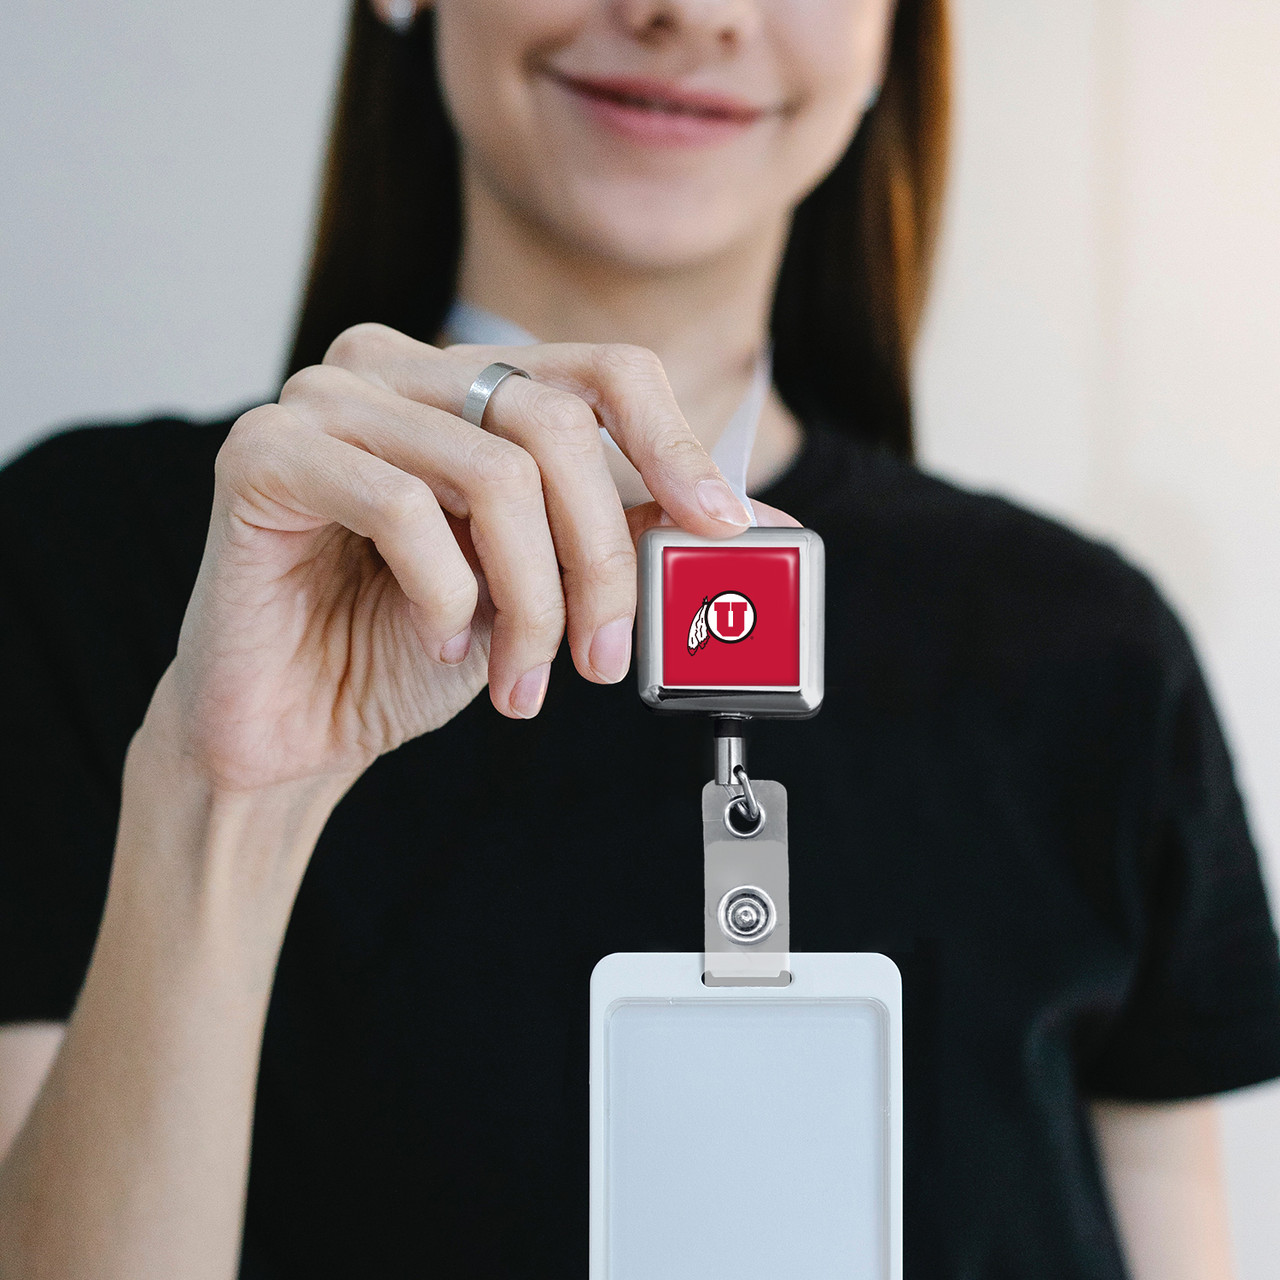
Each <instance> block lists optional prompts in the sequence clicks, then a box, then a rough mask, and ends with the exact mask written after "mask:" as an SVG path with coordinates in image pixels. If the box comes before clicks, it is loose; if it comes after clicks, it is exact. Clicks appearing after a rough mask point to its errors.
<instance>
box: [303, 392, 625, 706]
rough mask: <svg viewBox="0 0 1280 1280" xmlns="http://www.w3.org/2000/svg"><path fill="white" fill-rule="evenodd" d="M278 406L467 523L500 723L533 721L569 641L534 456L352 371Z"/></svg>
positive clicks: (556, 567) (490, 686) (561, 594)
mask: <svg viewBox="0 0 1280 1280" xmlns="http://www.w3.org/2000/svg"><path fill="white" fill-rule="evenodd" d="M281 404H283V405H287V406H288V408H289V409H290V411H291V412H293V413H294V414H296V415H297V416H298V417H299V418H300V419H301V420H302V421H304V422H305V423H307V424H308V425H309V426H310V427H312V428H313V429H314V430H315V431H316V432H317V433H318V434H326V433H327V435H329V436H336V437H340V438H341V439H342V440H343V441H344V442H346V443H348V444H349V445H354V446H358V447H359V448H360V449H361V450H367V451H369V452H370V453H371V454H374V455H376V456H377V457H379V458H381V459H383V460H385V462H387V463H389V464H391V465H392V466H394V467H395V468H397V469H399V470H401V471H402V472H404V473H405V474H407V475H410V476H412V477H414V478H415V480H417V481H418V483H424V484H425V486H426V487H429V489H430V490H433V491H434V493H435V495H436V497H437V498H438V500H439V502H440V504H441V505H442V506H443V507H444V509H445V510H446V511H448V512H449V513H450V514H451V515H453V516H455V517H461V518H465V519H467V521H468V522H469V532H470V541H471V544H472V547H473V549H474V553H475V556H476V558H477V560H478V562H479V564H480V566H481V568H482V570H483V573H484V579H485V584H486V587H487V591H488V594H489V597H490V599H491V602H492V605H493V610H494V615H493V634H492V640H491V643H490V649H489V695H490V698H491V699H492V700H493V704H494V706H495V707H496V708H497V709H498V710H499V711H501V712H502V713H503V714H506V715H512V716H518V717H522V718H523V717H528V716H532V715H534V714H536V713H537V711H538V709H539V707H540V706H541V704H542V699H543V695H544V694H545V692H546V685H547V678H548V676H549V674H550V666H551V661H552V659H553V658H554V657H555V653H556V650H557V649H558V648H559V647H560V641H561V638H562V636H563V634H564V626H565V602H564V594H563V590H562V587H561V580H560V569H559V565H558V564H557V560H556V548H555V545H554V543H553V541H552V536H551V530H550V528H549V525H548V518H547V512H546V509H545V506H544V502H543V489H542V476H541V473H540V471H539V468H538V464H537V462H536V461H535V460H534V459H533V457H532V456H531V455H530V454H529V453H527V452H526V451H525V450H523V449H521V448H518V447H517V446H516V445H514V444H511V443H509V442H508V441H505V440H502V439H500V438H498V437H497V436H494V435H492V434H490V433H488V432H483V431H478V430H477V429H476V428H474V427H471V426H469V425H468V424H467V423H464V422H462V421H460V420H459V419H457V418H455V417H453V416H452V415H451V414H448V413H445V412H444V411H443V410H440V409H436V408H434V407H432V406H429V405H420V404H416V403H414V402H412V401H409V400H406V399H404V398H403V397H400V396H396V395H394V394H393V393H391V392H389V391H385V390H382V389H381V388H380V387H377V386H373V385H371V384H369V383H367V382H365V381H364V380H362V379H360V378H357V377H356V376H355V375H354V374H351V373H350V372H348V371H346V370H345V369H340V368H321V367H315V368H311V369H306V370H303V371H302V372H301V373H299V374H295V375H294V377H293V378H291V379H290V380H289V382H288V383H286V385H285V388H284V390H283V391H282V393H281ZM624 536H625V532H624ZM455 547H456V541H455Z"/></svg>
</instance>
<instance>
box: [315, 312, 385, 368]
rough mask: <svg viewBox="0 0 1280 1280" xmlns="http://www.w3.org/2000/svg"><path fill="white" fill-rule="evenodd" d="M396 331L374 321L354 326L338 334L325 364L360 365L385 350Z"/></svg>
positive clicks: (328, 351)
mask: <svg viewBox="0 0 1280 1280" xmlns="http://www.w3.org/2000/svg"><path fill="white" fill-rule="evenodd" d="M394 334H395V330H394V329H392V328H390V327H388V326H387V325H385V324H377V323H376V322H374V321H372V320H366V321H363V322H362V323H360V324H353V325H351V326H349V327H348V328H346V329H343V331H342V332H341V333H340V334H338V336H337V337H336V338H334V340H333V341H332V342H331V343H329V347H328V349H327V350H326V351H325V353H324V360H323V363H324V364H326V365H335V364H339V365H347V366H351V365H354V364H359V363H360V362H361V361H364V360H367V359H369V357H370V355H371V354H372V353H373V352H376V351H380V350H385V349H386V348H387V347H388V346H389V345H390V342H391V340H392V337H393V335H394Z"/></svg>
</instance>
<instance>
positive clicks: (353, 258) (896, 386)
mask: <svg viewBox="0 0 1280 1280" xmlns="http://www.w3.org/2000/svg"><path fill="white" fill-rule="evenodd" d="M948 45H949V41H948V23H947V12H946V0H898V4H897V10H896V13H895V16H894V23H893V33H892V37H891V43H890V49H889V57H888V65H887V68H886V73H885V80H884V84H883V86H882V88H881V91H880V96H879V98H878V100H877V101H876V104H875V106H873V107H872V108H871V110H870V111H869V112H868V113H867V115H866V117H865V118H864V120H863V122H862V125H861V127H860V128H859V130H858V132H857V134H856V136H855V137H854V138H853V140H852V141H851V143H850V144H849V147H848V149H847V151H846V152H845V154H844V155H843V156H842V157H841V159H840V161H839V163H837V164H836V166H835V168H834V169H833V170H832V171H831V172H830V173H829V174H828V175H827V176H826V178H824V179H823V180H822V182H821V183H819V184H818V186H817V187H816V188H815V189H814V190H813V191H812V192H810V194H809V195H808V196H806V197H805V199H804V200H803V201H802V202H801V203H800V205H799V207H798V208H797V209H796V212H795V217H794V220H793V222H792V228H791V236H790V239H789V241H788V243H787V250H786V254H785V256H784V258H783V262H782V269H781V272H780V274H779V278H778V286H777V291H776V294H775V297H774V306H773V319H772V332H773V343H774V376H775V381H776V383H777V386H778V390H779V392H780V394H781V395H782V397H783V399H784V400H785V401H786V402H787V404H788V405H789V406H790V408H791V409H792V411H793V412H794V413H796V415H797V416H798V417H800V418H801V419H806V420H813V419H820V420H822V421H824V422H827V423H829V424H830V425H832V426H834V427H838V428H840V429H842V430H845V431H848V432H851V433H853V434H855V435H857V436H858V437H859V438H860V439H862V440H864V441H866V442H867V443H869V444H871V445H873V446H876V447H879V448H884V449H888V450H890V451H892V452H893V453H896V454H898V455H900V456H902V457H910V456H911V455H912V448H913V445H912V422H911V381H910V376H911V355H912V349H913V347H914V344H915V337H916V332H917V330H918V328H919V324H920V318H921V313H922V311H923V309H924V302H925V295H926V292H927V289H928V282H929V267H930V262H931V259H932V256H933V246H934V241H935V239H936V237H937V230H938V222H939V215H940V210H941V204H942V190H943V184H944V178H945V168H946V152H947V132H948V116H949V106H950V58H949V48H948ZM461 230H462V227H461V196H460V190H459V179H458V154H457V143H456V139H455V137H454V133H453V128H452V125H451V124H450V123H449V119H448V116H447V114H446V112H445V108H444V103H443V101H442V100H441V97H440V90H439V86H438V83H437V79H436V53H435V25H434V21H433V18H432V15H431V14H430V13H429V12H428V13H426V14H424V15H422V16H421V17H420V18H419V19H418V21H417V22H416V23H415V24H414V27H413V29H412V30H411V31H410V32H408V33H407V34H405V35H399V34H396V33H395V32H393V31H391V30H390V29H388V28H387V27H386V26H385V25H384V24H383V23H382V22H381V21H379V20H378V19H377V18H376V17H375V16H374V15H373V13H372V11H371V9H370V6H369V3H368V0H354V3H353V7H352V12H351V26H350V33H349V39H348V44H347V53H346V61H345V64H344V66H343V71H342V80H341V83H340V86H339V89H338V97H337V103H336V106H335V111H334V117H333V126H332V132H331V134H330V138H329V151H328V159H327V162H326V168H325V176H324V185H323V190H322V194H321V200H320V211H319V220H318V226H317V230H316V239H315V247H314V251H313V254H312V259H311V269H310V274H309V277H308V280H307V287H306V293H305V296H304V298H303V303H302V311H301V315H300V316H299V319H298V327H297V331H296V335H295V338H294V344H293V351H292V354H291V355H290V357H289V368H288V372H293V371H294V370H296V369H300V368H302V367H303V366H305V365H309V364H318V363H319V362H320V360H321V359H322V358H323V356H324V353H325V350H326V349H327V347H328V345H329V343H330V342H331V341H332V340H333V338H334V337H335V336H336V335H337V334H338V333H339V332H341V330H343V329H345V328H346V327H347V326H348V325H352V324H356V323H358V322H360V321H363V320H378V321H381V322H382V323H383V324H388V325H391V326H392V327H393V328H396V329H400V330H402V331H404V332H406V333H410V334H413V335H414V336H416V337H421V338H424V339H428V340H430V339H431V338H432V337H433V336H434V335H435V334H436V333H437V332H439V328H440V325H441V323H442V321H443V319H444V316H445V313H446V311H447V310H448V308H449V305H450V303H451V302H452V300H453V291H454V286H455V282H456V277H457V268H458V254H459V249H460V245H461Z"/></svg>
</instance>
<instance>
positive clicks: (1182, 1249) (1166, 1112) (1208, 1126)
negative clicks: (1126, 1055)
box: [1090, 1098, 1235, 1280]
mask: <svg viewBox="0 0 1280 1280" xmlns="http://www.w3.org/2000/svg"><path fill="white" fill-rule="evenodd" d="M1090 1113H1091V1116H1092V1119H1093V1125H1094V1132H1095V1133H1096V1135H1097V1140H1098V1153H1099V1156H1100V1158H1101V1162H1102V1172H1103V1176H1104V1179H1105V1181H1106V1185H1107V1190H1108V1192H1109V1194H1110V1197H1111V1205H1112V1210H1113V1212H1114V1214H1115V1219H1116V1227H1117V1229H1118V1230H1119V1233H1120V1239H1121V1243H1122V1245H1123V1246H1124V1251H1125V1260H1126V1262H1127V1263H1128V1265H1129V1270H1130V1271H1131V1273H1132V1274H1133V1276H1134V1280H1183V1278H1185V1280H1230V1277H1231V1276H1233V1275H1234V1274H1235V1271H1234V1268H1233V1266H1232V1261H1231V1240H1230V1229H1229V1222H1228V1213H1227V1200H1226V1189H1225V1185H1224V1176H1223V1168H1222V1153H1221V1149H1220V1141H1219V1132H1218V1111H1217V1106H1216V1104H1215V1102H1214V1100H1213V1099H1212V1098H1202V1099H1197V1100H1192V1101H1188V1102H1172V1103H1123V1102H1094V1103H1092V1104H1091V1106H1090Z"/></svg>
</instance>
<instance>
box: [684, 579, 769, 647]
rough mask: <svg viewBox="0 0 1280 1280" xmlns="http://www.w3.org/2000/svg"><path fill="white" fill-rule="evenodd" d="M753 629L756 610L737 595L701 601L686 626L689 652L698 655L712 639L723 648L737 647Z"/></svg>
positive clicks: (737, 592)
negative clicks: (727, 645)
mask: <svg viewBox="0 0 1280 1280" xmlns="http://www.w3.org/2000/svg"><path fill="white" fill-rule="evenodd" d="M755 625H756V607H755V605H753V604H752V603H751V601H750V600H748V599H747V597H746V596H744V595H743V594H742V593H741V592H740V591H722V592H721V593H720V594H719V595H718V596H712V597H710V598H709V599H708V598H704V599H703V601H702V603H701V604H700V605H699V606H698V611H697V613H695V614H694V615H693V622H692V623H691V624H690V625H689V652H690V653H697V652H698V650H699V649H701V648H703V647H704V646H705V645H706V643H707V641H708V640H710V639H711V637H712V636H714V637H715V638H716V639H717V640H723V641H724V643H725V644H737V643H738V641H739V640H745V639H746V638H747V637H748V636H749V635H750V634H751V631H752V629H753V628H754V627H755Z"/></svg>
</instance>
